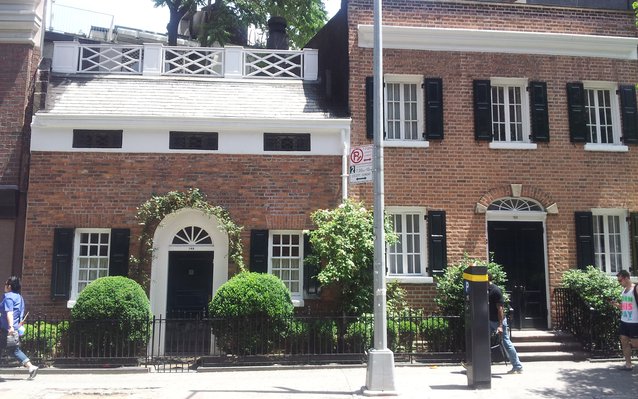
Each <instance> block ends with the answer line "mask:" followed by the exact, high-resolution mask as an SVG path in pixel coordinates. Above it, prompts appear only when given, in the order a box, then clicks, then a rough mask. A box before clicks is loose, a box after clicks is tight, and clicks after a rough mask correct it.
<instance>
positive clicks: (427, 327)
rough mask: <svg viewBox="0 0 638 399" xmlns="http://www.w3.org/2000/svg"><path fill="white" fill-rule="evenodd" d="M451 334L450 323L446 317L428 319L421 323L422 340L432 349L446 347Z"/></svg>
mask: <svg viewBox="0 0 638 399" xmlns="http://www.w3.org/2000/svg"><path fill="white" fill-rule="evenodd" d="M451 333H452V331H451V330H450V323H449V322H448V320H447V319H446V318H444V317H427V318H424V319H423V320H421V322H420V323H419V334H420V338H421V340H423V341H425V342H427V344H428V346H429V347H430V348H431V349H435V348H442V347H444V344H445V342H447V341H448V340H449V339H450V336H451Z"/></svg>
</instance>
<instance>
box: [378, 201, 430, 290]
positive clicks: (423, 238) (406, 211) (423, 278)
mask: <svg viewBox="0 0 638 399" xmlns="http://www.w3.org/2000/svg"><path fill="white" fill-rule="evenodd" d="M385 212H386V214H387V215H389V216H394V215H418V220H419V233H420V237H419V245H420V248H421V252H420V256H419V258H420V262H421V273H419V274H406V273H404V274H392V273H390V259H389V256H390V249H391V245H389V244H387V245H386V270H387V272H386V279H387V280H388V281H397V282H400V283H406V284H424V283H426V284H427V283H434V279H433V277H432V276H428V274H427V270H428V257H427V254H428V252H427V251H428V248H427V239H428V232H427V223H426V221H425V216H426V215H427V210H426V208H424V207H414V206H390V207H386V208H385ZM404 226H405V225H404ZM400 238H401V237H399V239H400ZM404 249H405V247H404ZM406 256H407V254H406V253H405V251H403V259H404V261H403V264H404V265H407V262H406Z"/></svg>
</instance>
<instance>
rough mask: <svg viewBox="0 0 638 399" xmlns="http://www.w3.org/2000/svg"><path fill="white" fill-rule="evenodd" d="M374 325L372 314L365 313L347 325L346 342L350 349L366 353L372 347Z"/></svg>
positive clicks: (350, 350) (354, 351)
mask: <svg viewBox="0 0 638 399" xmlns="http://www.w3.org/2000/svg"><path fill="white" fill-rule="evenodd" d="M373 335H374V325H373V318H372V315H364V316H361V317H359V318H358V319H357V320H356V321H354V322H352V323H350V324H348V326H347V327H346V334H345V343H346V345H347V348H348V351H349V352H352V353H364V352H367V351H368V350H370V348H372V346H373V344H372V338H373Z"/></svg>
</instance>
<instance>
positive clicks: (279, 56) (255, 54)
mask: <svg viewBox="0 0 638 399" xmlns="http://www.w3.org/2000/svg"><path fill="white" fill-rule="evenodd" d="M244 76H251V77H259V78H291V79H302V78H303V54H302V53H301V52H299V51H289V50H288V51H286V50H278V51H276V52H273V51H272V50H259V51H249V50H245V51H244Z"/></svg>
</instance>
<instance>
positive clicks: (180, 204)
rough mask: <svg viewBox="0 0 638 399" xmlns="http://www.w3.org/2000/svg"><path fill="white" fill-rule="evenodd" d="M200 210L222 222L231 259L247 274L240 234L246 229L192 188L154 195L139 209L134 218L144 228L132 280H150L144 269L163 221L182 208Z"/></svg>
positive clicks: (221, 227) (132, 261)
mask: <svg viewBox="0 0 638 399" xmlns="http://www.w3.org/2000/svg"><path fill="white" fill-rule="evenodd" d="M184 208H192V209H198V210H200V211H202V212H204V213H205V214H207V215H209V216H214V217H215V218H217V220H218V221H219V223H220V229H221V230H222V231H224V232H225V233H226V234H228V256H229V258H230V260H231V262H233V263H234V264H235V265H236V266H237V267H238V269H239V270H240V271H244V270H245V267H244V259H243V257H242V253H243V246H242V243H241V236H240V235H241V231H242V229H243V227H240V226H238V225H237V224H235V222H233V220H232V219H231V217H230V214H229V213H228V211H227V210H226V209H224V208H222V207H221V206H214V205H211V204H210V203H208V202H207V201H206V196H205V195H204V194H203V193H202V192H201V191H200V190H199V189H198V188H190V189H188V190H187V191H185V192H183V191H169V192H168V193H166V194H164V195H153V196H152V197H151V198H150V199H149V200H147V201H146V202H144V203H143V204H141V205H140V206H139V207H138V208H137V214H136V215H135V217H136V219H137V220H138V222H139V224H140V225H142V233H141V235H140V251H139V257H135V256H131V257H130V260H129V262H130V265H131V272H132V273H131V274H132V277H136V278H139V279H140V280H141V281H144V282H147V281H148V278H147V276H145V275H144V272H143V270H148V269H149V266H150V262H151V260H152V259H153V234H154V232H155V229H156V228H157V226H158V225H159V224H160V222H161V221H162V220H164V218H165V217H166V216H168V215H170V214H171V213H173V212H176V211H178V210H180V209H184Z"/></svg>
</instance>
